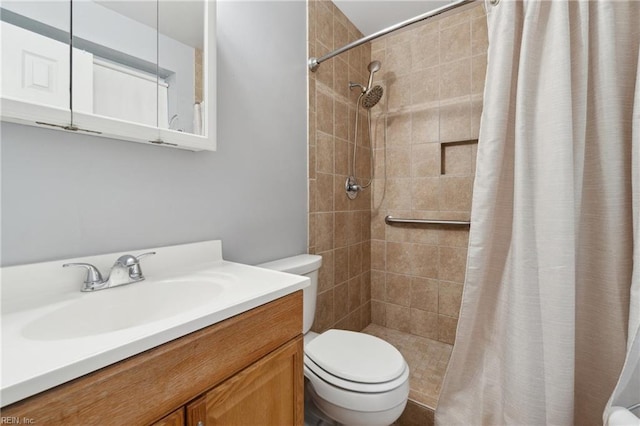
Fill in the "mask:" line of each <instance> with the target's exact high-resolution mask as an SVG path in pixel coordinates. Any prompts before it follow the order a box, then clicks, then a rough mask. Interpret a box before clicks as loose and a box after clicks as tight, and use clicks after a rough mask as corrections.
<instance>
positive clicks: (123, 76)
mask: <svg viewBox="0 0 640 426" xmlns="http://www.w3.org/2000/svg"><path fill="white" fill-rule="evenodd" d="M5 3H10V2H4V1H3V8H4V7H5V6H4V4H5ZM15 3H16V4H20V5H22V6H21V7H17V6H16V7H14V9H21V10H22V12H25V10H24V9H27V7H26V5H31V7H32V8H36V9H37V6H36V4H37V3H43V4H47V5H52V4H57V5H59V6H61V8H60V10H57V11H56V13H57V15H60V19H61V17H62V16H63V15H64V14H65V13H67V23H68V25H67V31H66V36H67V39H66V40H67V44H66V52H62V48H60V49H59V50H60V51H61V53H60V54H59V56H60V57H61V58H64V57H65V55H66V58H67V59H68V62H67V63H66V65H67V68H66V70H67V74H66V76H65V77H60V78H61V79H64V78H66V79H67V81H69V80H70V82H71V84H70V86H69V85H68V84H67V85H66V87H64V86H61V84H62V83H60V84H59V85H58V86H60V87H63V88H65V89H67V93H66V95H67V98H66V99H63V98H61V99H56V101H58V102H59V103H60V104H62V103H64V105H60V104H56V105H53V104H52V103H51V102H49V103H46V102H44V101H38V104H40V105H46V106H51V107H54V108H65V109H66V110H67V114H68V115H69V116H68V117H67V118H66V120H62V121H65V122H64V126H62V127H64V128H66V129H67V130H76V131H89V132H93V133H95V134H99V135H102V136H107V137H115V138H120V139H125V140H132V141H137V142H145V143H149V142H152V143H155V144H161V145H168V146H176V147H180V148H187V149H195V150H199V149H207V150H215V92H214V83H215V69H214V68H215V38H214V37H213V36H212V35H213V34H215V3H214V2H213V1H208V0H73V1H71V2H62V1H55V0H54V1H53V2H52V1H43V2H31V1H26V2H25V1H19V0H18V1H15ZM48 9H51V6H48ZM12 12H13V11H12ZM13 13H16V14H17V13H18V12H13ZM42 15H44V16H46V17H47V19H50V18H49V13H48V12H47V13H42ZM52 16H53V15H52ZM69 16H70V19H69ZM2 19H3V21H4V20H5V18H4V13H3V18H2ZM61 20H62V19H61ZM3 25H5V23H4V22H3ZM32 26H33V25H32ZM69 29H70V30H71V31H69ZM3 30H4V28H3ZM61 32H62V30H61ZM69 32H71V33H72V36H71V46H72V48H71V50H69ZM3 36H4V33H3ZM38 36H39V37H40V39H38V41H37V43H36V44H38V43H40V44H42V50H46V51H50V50H51V48H50V47H45V46H44V40H43V38H44V37H45V36H44V35H43V34H42V31H40V32H39V33H38ZM59 38H60V37H59ZM4 40H6V37H3V53H2V56H3V57H2V59H3V63H5V62H6V59H5V46H4V43H5V42H4ZM56 42H57V43H60V42H59V41H57V40H56ZM7 44H9V43H7ZM61 62H64V61H61ZM60 70H61V71H64V69H63V68H62V65H60ZM3 75H4V69H3ZM16 78H17V77H16ZM21 78H22V77H21ZM40 78H41V79H43V78H44V77H40ZM14 80H15V79H14ZM21 84H22V83H21V82H19V81H17V80H16V81H11V82H10V81H8V80H7V81H6V83H5V78H4V77H3V91H2V97H3V106H4V104H5V103H4V102H5V99H9V98H10V97H11V96H14V94H13V92H12V91H11V90H12V89H13V88H15V87H19V86H20V85H21ZM5 87H6V88H8V89H9V90H5ZM69 89H70V92H71V95H70V96H69V93H68V90H69ZM20 96H22V95H20ZM20 101H21V102H22V103H26V104H27V105H28V106H29V107H30V110H31V111H30V113H31V116H33V115H34V114H33V106H34V104H35V103H36V102H34V100H33V99H31V98H28V97H26V96H23V97H22V98H21V99H20ZM38 114H39V113H38ZM12 118H15V117H7V114H5V113H4V112H3V119H9V120H11V121H16V120H12ZM27 121H28V120H27ZM43 121H44V120H38V122H39V123H42V122H43ZM27 124H33V123H27ZM49 124H54V125H60V124H63V123H61V120H57V121H56V122H55V123H49ZM65 126H66V127H65Z"/></svg>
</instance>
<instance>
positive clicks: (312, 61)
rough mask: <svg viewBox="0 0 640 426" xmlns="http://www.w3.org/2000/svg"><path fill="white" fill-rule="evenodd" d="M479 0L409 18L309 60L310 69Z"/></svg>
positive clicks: (461, 1)
mask: <svg viewBox="0 0 640 426" xmlns="http://www.w3.org/2000/svg"><path fill="white" fill-rule="evenodd" d="M475 1H477V0H458V1H456V2H453V3H451V4H447V5H445V6H442V7H439V8H437V9H433V10H431V11H429V12H426V13H423V14H422V15H418V16H414V17H413V18H409V19H407V20H406V21H402V22H400V23H398V24H395V25H392V26H390V27H387V28H385V29H383V30H380V31H377V32H375V33H373V34H371V35H368V36H366V37H362V38H361V39H359V40H356V41H354V42H351V43H349V44H347V45H345V46H342V47H341V48H339V49H336V50H334V51H333V52H329V53H327V54H326V55H324V56H321V57H319V58H309V61H308V64H309V69H310V70H311V71H313V72H315V71H316V70H317V69H318V67H319V66H320V64H321V63H323V62H324V61H326V60H327V59H331V58H333V57H334V56H337V55H339V54H341V53H344V52H346V51H347V50H351V49H353V48H354V47H358V46H360V45H362V44H365V43H367V42H369V41H371V40H375V39H377V38H379V37H382V36H383V35H386V34H389V33H391V32H393V31H397V30H399V29H401V28H404V27H407V26H409V25H412V24H415V23H416V22H420V21H424V20H425V19H429V18H433V17H434V16H437V15H440V14H443V13H445V12H448V11H450V10H453V9H456V8H458V7H460V6H464V5H465V4H469V3H473V2H475Z"/></svg>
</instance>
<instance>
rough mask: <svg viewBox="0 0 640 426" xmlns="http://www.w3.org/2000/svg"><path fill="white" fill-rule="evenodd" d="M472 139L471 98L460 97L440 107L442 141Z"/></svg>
mask: <svg viewBox="0 0 640 426" xmlns="http://www.w3.org/2000/svg"><path fill="white" fill-rule="evenodd" d="M469 139H471V98H470V97H469V96H466V97H463V98H458V99H456V100H455V101H453V102H451V103H446V104H443V105H442V106H441V107H440V141H441V142H458V141H466V140H469Z"/></svg>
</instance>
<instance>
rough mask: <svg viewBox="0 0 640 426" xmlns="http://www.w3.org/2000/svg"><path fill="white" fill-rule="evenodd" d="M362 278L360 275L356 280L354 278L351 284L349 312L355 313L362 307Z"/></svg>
mask: <svg viewBox="0 0 640 426" xmlns="http://www.w3.org/2000/svg"><path fill="white" fill-rule="evenodd" d="M361 278H362V276H361V275H359V276H357V277H356V278H352V279H350V280H349V281H348V283H349V312H353V311H354V310H356V309H357V308H358V307H359V306H360V304H361V303H360V295H361V291H362V286H361V281H362V279H361Z"/></svg>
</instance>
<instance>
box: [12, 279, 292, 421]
mask: <svg viewBox="0 0 640 426" xmlns="http://www.w3.org/2000/svg"><path fill="white" fill-rule="evenodd" d="M301 330H302V291H297V292H296V293H293V294H290V295H288V296H285V297H282V298H280V299H277V300H274V301H273V302H270V303H268V304H265V305H263V306H259V307H257V308H255V309H252V310H250V311H247V312H245V313H243V314H240V315H237V316H235V317H232V318H229V319H227V320H225V321H222V322H220V323H218V324H214V325H212V326H209V327H206V328H204V329H202V330H199V331H196V332H194V333H191V334H189V335H187V336H183V337H181V338H179V339H176V340H173V341H171V342H168V343H165V344H164V345H161V346H159V347H156V348H153V349H150V350H148V351H146V352H143V353H141V354H138V355H135V356H133V357H131V358H128V359H126V360H123V361H120V362H118V363H116V364H113V365H110V366H108V367H105V368H103V369H101V370H98V371H95V372H93V373H91V374H88V375H86V376H83V377H80V378H78V379H75V380H73V381H71V382H68V383H65V384H63V385H60V386H58V387H56V388H53V389H50V390H48V391H45V392H42V393H40V394H37V395H34V396H32V397H30V398H27V399H25V400H22V401H19V402H17V403H14V404H12V405H9V406H7V407H4V408H3V409H2V416H11V417H13V416H15V417H20V418H22V417H28V418H31V419H34V421H35V422H36V423H37V424H47V425H65V426H67V425H93V424H96V425H98V424H99V425H118V426H120V425H124V424H126V425H153V426H183V425H187V426H217V425H229V426H232V425H242V426H245V425H278V426H280V425H300V426H301V425H302V424H303V416H304V401H303V384H304V379H303V373H302V363H303V359H302V358H303V337H302V334H301ZM199 422H201V423H199Z"/></svg>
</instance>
